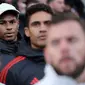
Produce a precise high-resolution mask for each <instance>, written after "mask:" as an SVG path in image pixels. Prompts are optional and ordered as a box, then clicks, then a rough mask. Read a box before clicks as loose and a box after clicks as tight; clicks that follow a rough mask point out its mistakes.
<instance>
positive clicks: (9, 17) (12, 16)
mask: <svg viewBox="0 0 85 85" xmlns="http://www.w3.org/2000/svg"><path fill="white" fill-rule="evenodd" d="M14 18H16V16H14V15H13V14H4V15H3V16H1V17H0V19H14Z"/></svg>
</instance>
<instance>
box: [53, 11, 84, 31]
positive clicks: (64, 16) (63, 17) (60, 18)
mask: <svg viewBox="0 0 85 85" xmlns="http://www.w3.org/2000/svg"><path fill="white" fill-rule="evenodd" d="M69 20H74V21H76V22H78V23H79V24H80V25H81V27H82V29H83V30H84V31H85V20H84V19H81V18H80V17H78V16H77V15H75V14H74V13H72V12H62V13H55V14H54V16H52V22H51V23H52V24H57V23H62V22H65V21H69Z"/></svg>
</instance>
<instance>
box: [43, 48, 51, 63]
mask: <svg viewBox="0 0 85 85" xmlns="http://www.w3.org/2000/svg"><path fill="white" fill-rule="evenodd" d="M44 59H45V61H46V63H48V64H51V57H50V55H49V52H48V50H47V48H44Z"/></svg>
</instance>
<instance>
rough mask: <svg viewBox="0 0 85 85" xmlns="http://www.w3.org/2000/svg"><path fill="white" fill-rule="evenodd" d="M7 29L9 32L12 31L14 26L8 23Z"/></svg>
mask: <svg viewBox="0 0 85 85" xmlns="http://www.w3.org/2000/svg"><path fill="white" fill-rule="evenodd" d="M6 29H7V30H12V26H11V25H10V23H9V22H7V24H6Z"/></svg>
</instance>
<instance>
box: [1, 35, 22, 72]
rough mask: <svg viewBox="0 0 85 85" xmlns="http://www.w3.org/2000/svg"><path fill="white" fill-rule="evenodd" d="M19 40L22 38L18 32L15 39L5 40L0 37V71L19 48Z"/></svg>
mask: <svg viewBox="0 0 85 85" xmlns="http://www.w3.org/2000/svg"><path fill="white" fill-rule="evenodd" d="M21 42H22V39H21V36H20V34H19V35H18V40H17V41H5V40H2V39H0V62H1V66H0V71H1V70H2V69H3V68H4V66H5V65H6V64H7V63H8V62H9V61H11V60H12V59H14V58H15V57H16V55H17V53H18V52H19V50H20V49H21V45H20V44H21ZM22 48H23V47H22Z"/></svg>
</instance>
